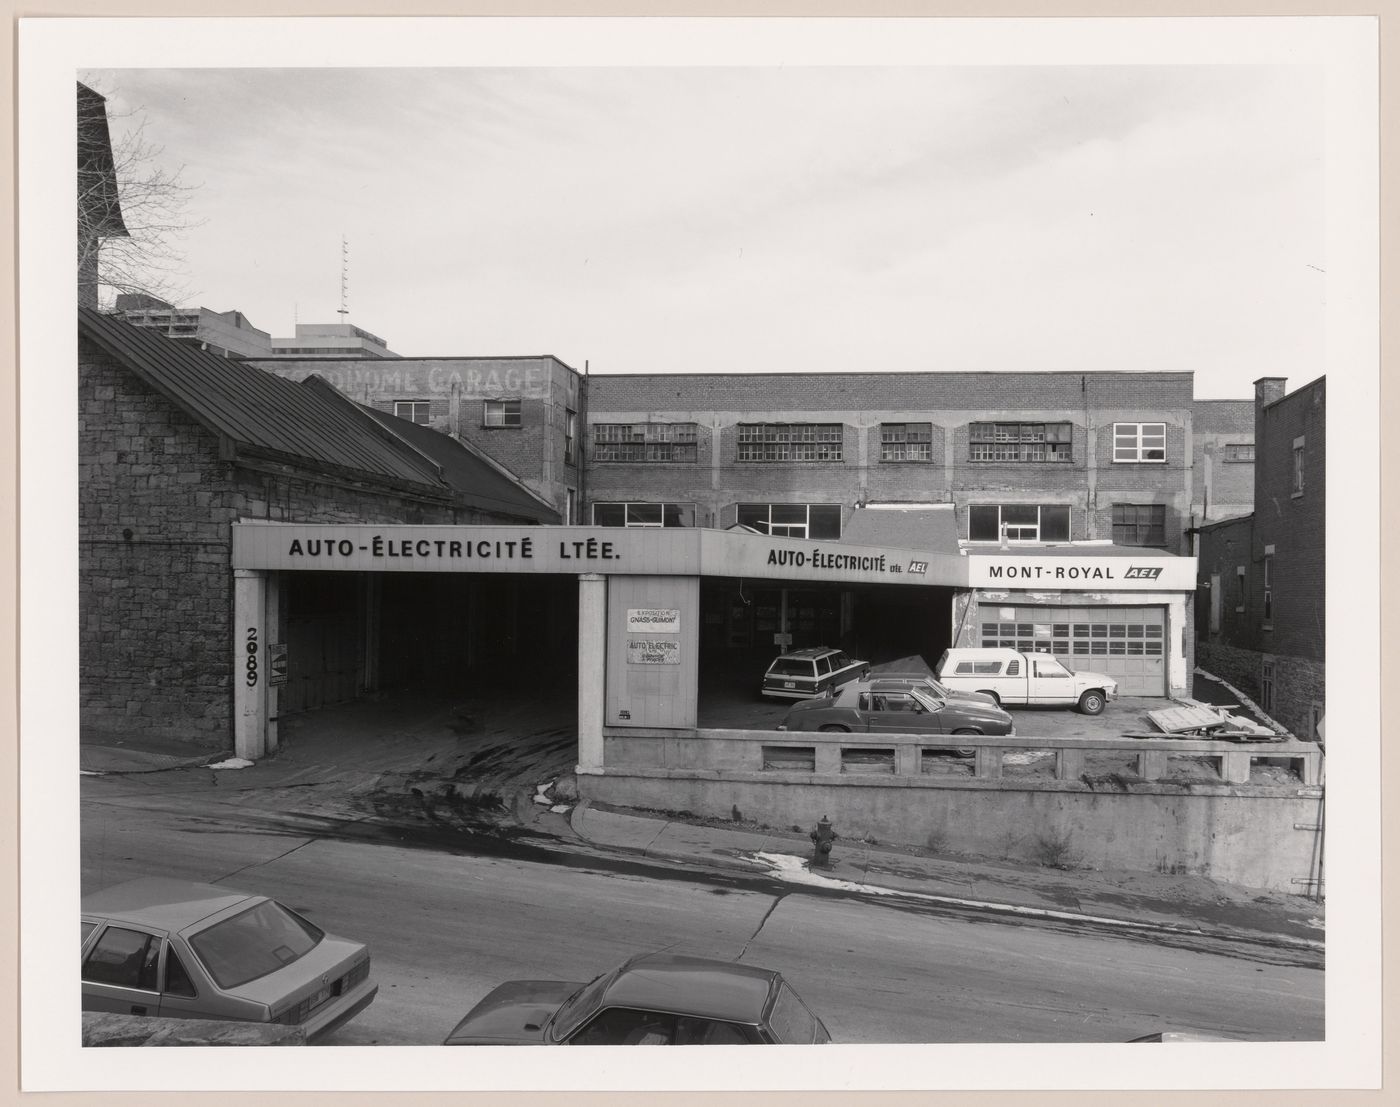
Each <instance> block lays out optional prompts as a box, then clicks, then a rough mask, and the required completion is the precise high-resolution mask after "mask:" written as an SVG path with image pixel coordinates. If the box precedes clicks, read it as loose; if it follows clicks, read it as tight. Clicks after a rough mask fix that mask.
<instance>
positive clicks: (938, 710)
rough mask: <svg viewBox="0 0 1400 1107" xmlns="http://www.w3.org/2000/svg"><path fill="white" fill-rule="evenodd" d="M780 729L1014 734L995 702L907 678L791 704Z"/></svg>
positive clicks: (866, 684) (855, 685)
mask: <svg viewBox="0 0 1400 1107" xmlns="http://www.w3.org/2000/svg"><path fill="white" fill-rule="evenodd" d="M778 729H779V730H825V731H838V732H839V731H845V732H848V733H852V734H861V733H889V734H1012V733H1014V732H1015V729H1014V726H1013V723H1012V719H1011V716H1010V715H1009V714H1007V712H1005V711H1003V710H1002V709H1001V708H1000V707H997V706H996V705H995V704H993V703H988V702H982V701H978V700H964V699H952V698H947V699H945V698H943V697H941V696H939V695H937V694H936V693H934V692H933V690H932V689H931V688H928V687H926V686H921V685H916V684H911V683H909V682H906V681H899V680H891V681H882V680H872V681H853V682H852V683H850V684H847V685H846V686H845V687H843V688H842V689H841V691H840V692H838V693H837V694H836V695H835V696H832V697H831V698H829V699H822V700H808V701H807V702H805V703H795V704H793V705H792V707H790V708H788V713H787V715H786V716H785V717H784V718H783V721H782V722H781V723H780V724H779V725H778Z"/></svg>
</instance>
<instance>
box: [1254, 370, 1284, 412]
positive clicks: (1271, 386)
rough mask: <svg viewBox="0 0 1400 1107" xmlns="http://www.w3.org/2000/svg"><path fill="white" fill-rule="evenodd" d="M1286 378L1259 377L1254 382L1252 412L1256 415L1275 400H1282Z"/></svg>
mask: <svg viewBox="0 0 1400 1107" xmlns="http://www.w3.org/2000/svg"><path fill="white" fill-rule="evenodd" d="M1287 384H1288V378H1287V377H1260V378H1259V379H1258V380H1257V381H1255V382H1254V411H1255V413H1256V415H1257V414H1258V413H1259V412H1260V411H1262V410H1263V409H1264V408H1266V407H1268V406H1269V404H1271V403H1273V402H1274V401H1275V400H1281V399H1283V392H1284V386H1285V385H1287Z"/></svg>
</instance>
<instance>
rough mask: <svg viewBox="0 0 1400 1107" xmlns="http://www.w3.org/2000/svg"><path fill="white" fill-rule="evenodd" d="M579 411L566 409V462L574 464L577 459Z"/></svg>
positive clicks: (566, 463)
mask: <svg viewBox="0 0 1400 1107" xmlns="http://www.w3.org/2000/svg"><path fill="white" fill-rule="evenodd" d="M577 450H578V412H576V411H570V410H569V409H568V408H565V409H564V464H565V465H572V464H574V462H575V461H576V460H577V458H576V457H575V456H574V455H575V453H576V452H577Z"/></svg>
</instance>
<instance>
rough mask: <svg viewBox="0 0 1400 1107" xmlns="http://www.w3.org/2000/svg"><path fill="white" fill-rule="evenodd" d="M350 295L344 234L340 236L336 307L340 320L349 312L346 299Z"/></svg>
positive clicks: (348, 244)
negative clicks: (338, 292)
mask: <svg viewBox="0 0 1400 1107" xmlns="http://www.w3.org/2000/svg"><path fill="white" fill-rule="evenodd" d="M349 297H350V243H348V242H346V241H345V236H344V235H341V236H340V307H339V309H338V311H339V314H340V318H341V321H342V322H343V321H344V319H345V317H346V316H347V315H349V314H350V308H349V306H348V304H347V300H348V299H349Z"/></svg>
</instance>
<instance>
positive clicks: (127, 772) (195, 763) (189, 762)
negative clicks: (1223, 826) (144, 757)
mask: <svg viewBox="0 0 1400 1107" xmlns="http://www.w3.org/2000/svg"><path fill="white" fill-rule="evenodd" d="M155 756H160V755H158V754H157V755H155ZM232 756H233V754H232V753H231V752H222V753H214V754H207V755H201V756H199V757H187V758H182V759H181V760H178V761H172V762H171V763H170V764H168V765H152V766H149V767H146V768H140V769H135V768H133V769H87V768H84V767H83V764H82V758H81V756H80V757H79V759H78V771H79V772H81V773H87V774H89V775H91V776H138V775H140V774H142V773H164V772H168V771H169V770H171V769H200V768H203V767H204V766H205V765H213V764H214V763H215V762H218V761H226V760H228V759H229V758H230V757H232Z"/></svg>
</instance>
